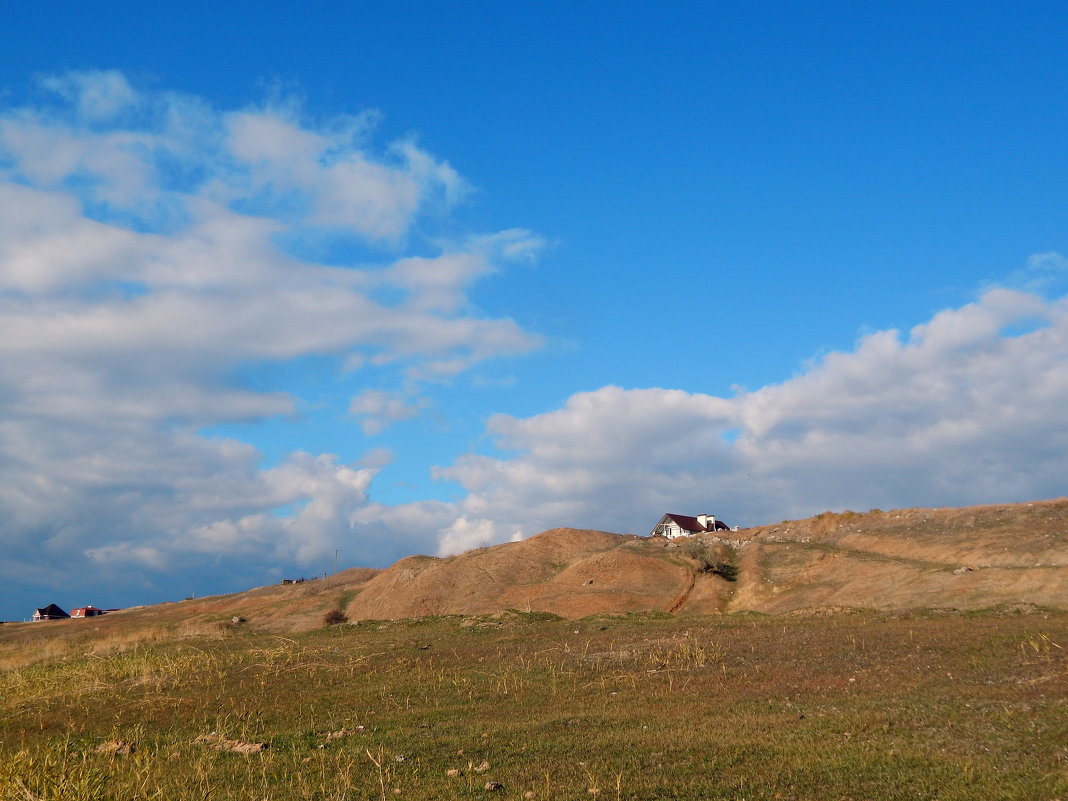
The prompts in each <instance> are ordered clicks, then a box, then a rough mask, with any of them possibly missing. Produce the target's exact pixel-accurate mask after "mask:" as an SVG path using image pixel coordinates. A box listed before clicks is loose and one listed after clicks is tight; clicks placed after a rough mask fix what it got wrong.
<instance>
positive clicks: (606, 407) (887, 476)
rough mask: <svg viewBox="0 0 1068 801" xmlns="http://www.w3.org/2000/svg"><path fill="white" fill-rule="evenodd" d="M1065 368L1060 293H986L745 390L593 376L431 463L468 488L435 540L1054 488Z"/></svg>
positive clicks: (1041, 492) (1067, 378)
mask: <svg viewBox="0 0 1068 801" xmlns="http://www.w3.org/2000/svg"><path fill="white" fill-rule="evenodd" d="M1021 320H1023V321H1028V325H1027V326H1026V327H1025V328H1023V329H1022V331H1023V333H1016V330H1015V329H1016V326H1017V325H1018V324H1019V322H1020V321H1021ZM1035 321H1038V323H1037V324H1036V322H1035ZM1066 368H1068V298H1061V299H1058V300H1045V299H1043V298H1041V297H1039V296H1037V295H1032V294H1028V293H1024V292H1019V291H1013V290H1008V289H992V290H989V291H987V292H985V293H984V294H983V295H982V296H981V297H980V298H979V299H978V300H977V301H976V302H974V303H971V304H968V305H966V306H964V307H962V308H958V309H948V310H945V311H942V312H940V313H938V314H936V315H935V316H934V317H933V318H932V319H931V320H930V321H929V322H927V323H925V324H923V325H919V326H916V327H915V328H914V329H913V330H912V331H910V332H909V333H908V335H907V336H902V335H901V334H900V333H899V332H897V331H893V330H888V331H879V332H875V333H872V334H870V335H868V336H865V337H864V338H863V339H861V340H860V341H859V342H858V343H857V346H856V348H855V349H854V350H852V351H850V352H840V353H831V354H828V355H827V356H826V357H825V358H824V359H823V360H822V361H821V362H818V363H816V364H813V365H811V366H810V367H809V368H808V369H807V370H806V371H805V372H804V373H802V374H801V375H799V376H797V377H795V378H792V379H790V380H788V381H785V382H784V383H782V384H778V385H772V386H767V387H764V388H762V389H760V390H757V391H755V392H748V393H740V394H738V395H736V396H735V397H731V398H718V397H713V396H709V395H701V394H690V393H686V392H681V391H679V390H668V389H636V390H624V389H620V388H618V387H604V388H602V389H599V390H596V391H594V392H585V393H581V394H578V395H574V396H572V397H571V398H570V399H569V400H568V401H567V403H566V404H565V406H564V407H563V408H561V409H559V410H556V411H552V412H548V413H544V414H539V415H536V416H534V417H530V418H525V419H519V418H514V417H510V416H507V415H497V416H495V417H493V418H492V419H491V420H490V421H489V424H488V431H489V432H490V433H491V434H492V435H493V436H494V437H495V438H496V442H497V444H498V446H499V447H500V448H502V449H504V450H506V451H511V452H513V455H511V456H505V457H490V456H482V455H473V454H472V455H467V456H464V457H462V458H461V459H459V460H458V461H457V462H456V463H454V464H453V465H452V466H450V467H447V468H441V469H439V470H438V471H437V475H438V477H439V478H442V479H448V480H452V481H456V482H459V483H460V484H461V485H462V486H463V488H464V489H465V490H466V491H467V493H468V494H467V496H466V497H465V498H464V499H463V500H461V501H458V502H457V503H456V504H455V505H454V507H453V509H454V511H453V514H452V517H451V519H450V520H449V522H448V523H447V524H446V525H444V526H442V527H441V529H440V534H439V537H440V542H441V547H442V550H443V551H444V552H452V551H455V550H457V549H460V548H463V547H468V546H470V545H471V544H473V543H475V542H476V541H477V542H478V543H483V542H487V541H489V542H501V541H504V540H507V539H511V538H513V537H514V535H515V533H516V532H520V533H522V534H523V535H524V536H529V535H531V534H535V533H537V532H539V531H541V530H543V529H547V528H552V527H555V526H561V525H569V526H584V527H593V528H608V529H610V530H616V531H633V532H638V533H644V531H645V530H646V529H647V528H649V527H651V526H652V524H653V523H654V522H655V521H656V519H657V518H658V517H659V516H660V514H662V513H663V512H665V511H676V512H681V513H699V512H711V513H715V514H718V515H720V516H722V517H723V518H725V519H727V520H728V521H729V522H732V523H740V524H757V523H764V522H769V521H775V520H780V519H783V518H787V517H798V516H803V515H809V514H814V513H817V512H820V511H823V510H825V509H844V508H853V509H861V510H866V509H869V508H874V507H880V508H892V507H901V506H912V505H935V506H941V505H963V504H973V503H987V502H1004V501H1021V500H1027V499H1034V498H1044V497H1053V496H1058V495H1061V494H1064V493H1065V491H1066V490H1068V486H1066V481H1065V478H1064V477H1065V476H1068V369H1066Z"/></svg>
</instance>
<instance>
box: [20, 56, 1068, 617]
mask: <svg viewBox="0 0 1068 801" xmlns="http://www.w3.org/2000/svg"><path fill="white" fill-rule="evenodd" d="M40 89H41V93H42V94H41V96H40V98H39V100H38V101H37V102H36V103H35V104H34V105H30V106H21V107H16V108H7V109H5V110H3V111H2V113H0V204H2V207H3V208H4V210H5V213H4V214H3V215H2V216H0V350H2V355H0V514H2V516H3V519H4V521H5V523H4V526H3V528H2V529H0V576H2V577H3V579H4V580H5V581H16V580H17V581H20V582H23V583H25V584H26V585H27V586H34V587H45V586H63V585H71V584H77V583H78V582H82V583H84V584H85V586H86V587H91V586H105V585H106V583H107V582H108V581H110V580H112V579H114V578H115V577H117V576H120V575H121V576H124V577H125V578H124V581H125V582H126V583H128V584H129V583H131V577H132V578H133V579H134V581H133V582H132V584H133V586H134V588H135V591H136V592H141V593H148V594H151V592H153V591H155V592H160V591H162V590H161V588H162V587H164V586H165V585H166V586H185V585H183V584H181V581H180V580H179V578H176V577H182V576H200V575H202V574H203V573H204V571H205V567H204V566H205V565H211V566H212V567H211V570H212V571H214V573H215V575H216V576H217V577H230V578H231V580H232V581H236V582H247V583H248V584H249V585H251V584H254V583H257V582H258V583H263V582H264V581H266V580H269V579H270V577H271V576H272V575H277V574H278V573H279V572H280V571H285V572H290V571H294V570H297V569H301V568H305V569H306V568H308V567H309V566H311V565H315V564H319V565H321V564H322V561H323V560H324V559H328V558H329V557H330V556H331V555H332V554H334V553H335V551H337V550H339V549H340V550H343V551H344V553H345V554H346V558H347V561H348V562H352V563H363V564H384V563H387V562H389V561H391V560H393V559H395V558H398V557H400V556H402V555H404V554H407V553H413V552H430V553H439V554H446V553H454V552H457V551H460V550H463V549H466V548H470V547H474V546H478V545H484V544H490V543H495V542H501V541H506V540H510V539H517V538H522V537H526V536H530V535H532V534H536V533H538V532H539V531H542V530H544V529H547V528H552V527H555V526H564V525H566V526H577V527H593V528H602V529H609V530H616V531H636V532H640V533H644V531H645V529H646V528H647V527H648V526H651V525H652V523H654V522H655V520H656V519H657V518H658V517H659V515H660V514H661V513H662V512H664V511H679V512H686V513H697V512H703V511H708V512H714V513H716V514H718V515H721V516H722V517H724V518H726V519H728V521H729V522H732V523H734V522H737V523H742V524H755V523H762V522H768V521H772V520H778V519H782V518H783V517H796V516H801V515H807V514H812V513H816V512H819V511H823V510H825V509H844V508H853V509H858V510H863V509H868V508H872V507H881V508H891V507H897V506H913V505H959V504H971V503H981V502H988V501H990V502H1004V501H1022V500H1028V499H1035V498H1043V497H1052V496H1056V495H1059V494H1062V493H1063V492H1064V483H1063V476H1065V475H1068V370H1065V369H1064V367H1065V365H1066V364H1068V298H1066V297H1065V296H1063V295H1059V294H1058V293H1057V291H1056V287H1058V286H1061V285H1062V282H1063V279H1064V278H1065V276H1066V275H1068V262H1066V260H1065V259H1064V258H1063V257H1061V256H1060V255H1059V254H1055V253H1046V254H1036V255H1035V256H1033V257H1032V259H1031V261H1030V262H1029V264H1028V265H1027V266H1026V267H1025V268H1024V269H1023V270H1022V271H1021V273H1020V274H1019V275H1017V276H1013V277H1012V280H1011V281H1006V282H1005V284H1004V285H1002V286H990V287H986V288H985V289H983V290H982V291H981V292H980V293H979V294H978V295H977V296H976V298H975V300H974V301H973V302H971V303H969V304H967V305H964V306H961V307H959V308H947V309H944V310H942V311H939V312H938V313H936V314H934V315H933V316H932V317H931V319H930V320H928V321H927V322H925V323H923V324H921V325H918V326H916V327H914V328H913V329H912V330H910V331H907V332H900V331H896V330H878V331H872V332H869V333H867V334H865V335H864V336H862V337H861V338H860V339H859V340H858V341H857V343H856V345H855V347H854V348H853V349H852V350H850V351H847V352H832V353H829V354H826V355H824V356H823V357H822V358H819V359H818V360H815V361H813V362H812V363H810V364H806V365H804V366H802V367H801V369H800V370H799V371H798V373H797V374H796V375H794V376H792V377H789V378H787V379H785V380H784V381H782V382H781V383H779V384H775V385H768V386H764V387H762V388H759V389H756V390H752V391H748V390H738V391H737V392H736V393H735V394H734V395H733V396H731V397H716V396H713V395H708V394H701V393H696V392H689V391H685V390H684V389H683V388H672V387H663V388H641V389H638V388H624V387H618V386H605V387H601V388H599V389H594V390H592V391H583V392H578V393H577V394H573V395H572V396H571V397H570V398H568V399H567V400H566V402H565V403H564V404H563V405H562V406H561V408H558V409H554V410H551V411H546V412H544V413H540V414H535V415H533V416H529V417H516V416H512V415H508V414H503V413H498V414H496V415H494V416H492V417H490V418H489V420H488V422H487V423H486V434H487V435H488V437H489V439H490V440H491V441H492V443H493V446H494V447H493V448H492V449H485V450H487V451H492V452H476V450H475V449H474V448H469V449H468V450H469V452H467V453H465V454H462V455H460V456H458V458H456V459H455V461H453V463H452V464H448V465H429V464H428V466H427V468H428V470H429V469H432V470H433V473H434V475H435V477H436V478H438V479H441V480H443V481H448V482H454V483H455V484H456V485H458V486H459V487H460V488H461V490H462V492H461V494H460V496H459V497H457V498H456V499H455V500H452V501H444V500H427V499H418V498H417V499H414V500H411V501H410V502H407V503H396V504H384V503H380V502H376V501H375V500H374V492H373V488H374V482H375V480H376V476H377V475H378V474H379V471H380V470H381V468H382V465H383V464H384V462H386V461H388V459H389V454H388V452H386V451H384V450H383V449H382V448H380V447H371V446H370V445H368V447H367V448H366V453H365V456H364V457H362V458H359V459H356V460H353V461H348V462H346V461H344V460H342V459H341V458H339V456H338V455H336V454H334V453H331V452H321V453H317V452H310V451H307V450H295V451H293V452H292V453H290V454H289V455H288V456H287V457H285V458H284V459H281V460H280V461H278V463H276V464H271V465H267V464H265V460H264V455H263V452H262V450H261V448H260V447H258V445H257V443H256V442H254V441H252V438H250V439H249V440H247V441H246V440H244V439H240V438H237V437H235V436H221V435H219V434H218V433H215V431H216V430H217V429H218V427H220V426H226V425H228V424H233V423H248V422H253V423H254V422H257V421H269V420H272V419H278V418H289V419H297V420H299V419H300V417H301V415H302V414H303V413H304V412H305V411H306V410H307V409H308V408H309V406H310V405H313V404H315V403H317V402H319V401H318V399H317V397H316V395H315V391H314V388H310V387H309V386H308V385H307V384H303V383H293V382H288V381H287V380H286V379H285V376H286V372H285V371H286V369H287V368H294V366H297V365H301V364H305V363H307V362H309V361H313V360H319V361H321V362H324V363H326V364H327V365H328V367H327V368H326V369H327V371H328V372H329V373H330V375H332V376H341V377H343V378H344V386H346V387H348V388H349V391H348V395H347V397H346V398H345V399H344V404H343V406H342V408H341V409H339V411H338V419H339V420H344V422H343V423H339V425H346V426H349V427H351V428H352V429H353V430H358V431H362V433H363V434H364V436H365V437H367V438H371V437H374V436H381V435H386V434H388V432H389V430H390V429H391V427H392V426H394V425H397V424H402V423H403V422H404V421H407V420H411V419H413V418H417V417H419V416H420V415H425V414H428V413H430V411H431V410H432V409H433V407H434V397H435V392H436V391H437V388H438V387H440V386H443V385H444V384H445V383H447V382H449V381H451V380H454V379H455V378H456V377H458V376H461V375H464V374H468V373H471V372H472V371H476V370H477V369H478V368H479V366H480V365H482V364H484V363H486V362H487V361H489V360H500V359H513V358H516V357H518V356H521V355H522V354H526V353H529V352H531V351H534V350H537V349H538V348H540V347H542V345H543V341H542V338H541V337H540V336H539V335H538V332H536V331H530V330H525V329H524V328H522V327H521V326H520V325H518V324H517V323H516V322H514V321H512V320H510V319H508V318H507V317H505V316H494V314H493V310H492V309H489V310H482V309H480V308H479V307H478V305H477V304H476V303H475V301H474V299H473V290H474V288H475V286H476V285H477V284H478V282H479V281H480V279H483V278H485V277H486V276H489V275H491V274H493V273H498V272H500V271H505V270H507V269H509V265H510V264H514V263H517V262H529V261H531V260H536V259H537V258H538V254H539V252H540V251H541V250H542V249H543V248H544V245H545V242H544V240H543V239H542V237H541V236H539V235H538V234H536V233H533V232H531V231H528V230H525V229H522V228H513V229H508V230H503V231H492V232H488V233H487V232H474V231H459V232H458V231H457V225H456V224H455V220H454V216H453V211H454V210H455V209H456V207H457V205H458V204H460V203H462V202H463V201H464V198H465V197H466V195H467V194H468V192H469V191H470V188H469V185H468V184H467V182H466V181H465V179H464V178H463V177H462V176H460V175H459V174H458V173H457V172H456V171H455V170H454V169H453V168H452V167H450V165H449V163H448V162H447V161H445V160H441V159H439V158H437V157H435V156H433V155H431V154H430V153H428V152H426V151H425V150H423V149H421V148H420V146H419V145H418V143H417V142H416V141H415V140H413V139H404V140H400V141H396V142H392V143H389V144H387V145H386V146H384V147H381V146H377V145H376V143H375V138H374V137H375V125H376V117H375V114H374V113H372V112H365V113H362V114H359V115H354V116H339V117H333V118H330V119H322V120H314V119H309V118H308V116H307V115H305V114H304V113H303V112H302V110H301V108H300V106H299V104H297V103H295V102H293V101H291V100H287V99H286V98H275V99H273V100H271V101H268V102H265V103H264V104H262V105H260V106H257V107H250V108H242V109H235V110H228V111H223V110H219V109H217V108H214V107H213V106H212V105H210V104H209V103H208V102H207V101H205V100H203V99H200V98H197V97H191V96H188V95H181V94H176V93H168V92H160V91H147V90H144V89H140V88H138V87H135V86H133V85H132V84H131V83H130V81H129V80H128V79H127V78H126V77H125V76H124V75H123V74H121V73H118V72H80V73H70V74H66V75H62V76H54V77H50V78H47V79H44V80H42V81H41V84H40ZM709 358H710V364H709V367H711V360H712V356H711V354H710V357H709ZM700 367H701V366H698V368H700ZM372 368H373V369H375V370H376V371H378V372H377V373H376V375H377V376H379V378H378V379H376V381H375V382H374V383H372V382H370V381H364V380H363V378H362V376H364V375H365V374H366V373H367V371H369V370H370V369H372ZM382 375H385V376H387V379H388V380H387V381H386V382H385V384H383V383H382V381H381V376H382ZM368 442H370V439H368ZM218 581H219V582H220V583H222V582H221V579H218ZM92 582H97V584H96V585H93V584H92ZM221 589H222V588H221V587H220V590H221ZM44 602H46V601H45V600H42V603H44Z"/></svg>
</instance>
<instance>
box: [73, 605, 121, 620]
mask: <svg viewBox="0 0 1068 801" xmlns="http://www.w3.org/2000/svg"><path fill="white" fill-rule="evenodd" d="M109 611H112V610H109V609H97V608H96V607H95V606H93V605H92V604H90V605H89V606H81V607H78V608H77V609H71V610H70V616H71V617H96V616H97V615H102V614H104V613H105V612H109Z"/></svg>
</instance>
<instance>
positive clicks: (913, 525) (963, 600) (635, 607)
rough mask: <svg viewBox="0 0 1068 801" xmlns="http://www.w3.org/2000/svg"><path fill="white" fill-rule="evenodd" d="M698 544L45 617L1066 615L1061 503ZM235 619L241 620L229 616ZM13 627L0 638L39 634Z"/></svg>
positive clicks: (514, 547)
mask: <svg viewBox="0 0 1068 801" xmlns="http://www.w3.org/2000/svg"><path fill="white" fill-rule="evenodd" d="M719 534H720V536H718V537H714V536H712V535H710V534H707V535H701V536H698V537H695V538H692V539H680V540H672V541H668V540H664V539H660V538H650V537H638V536H634V535H624V534H613V533H609V532H604V531H589V530H579V529H571V528H560V529H554V530H552V531H547V532H544V533H542V534H539V535H537V536H534V537H531V538H529V539H527V540H523V541H521V542H514V543H506V544H503V545H496V546H492V547H487V548H480V549H478V550H474V551H469V552H467V553H464V554H461V555H459V556H453V557H447V558H436V557H429V556H413V557H409V558H406V559H402V560H401V561H399V562H397V563H396V564H395V565H393V566H392V567H389V568H387V569H385V570H374V569H368V568H355V569H351V570H346V571H342V572H340V573H338V574H336V575H334V576H330V577H329V578H324V579H317V580H314V581H309V582H306V583H303V584H295V585H288V586H281V585H275V586H269V587H260V588H258V589H254V590H249V591H247V592H243V593H238V594H235V595H226V596H216V597H210V598H201V599H196V600H189V601H182V602H176V603H166V604H159V605H157V606H153V607H143V608H139V609H129V610H124V611H122V612H116V613H112V614H109V615H106V616H104V617H100V618H94V619H91V620H77V621H53V622H50V623H48V624H47V626H48V629H47V630H48V631H49V632H51V633H52V634H53V635H55V636H57V637H60V638H62V637H64V636H67V635H71V636H74V635H81V634H90V633H91V634H92V636H94V637H98V638H103V639H116V638H117V639H119V640H122V639H124V638H128V639H130V640H131V641H133V640H138V639H142V638H145V639H152V638H155V637H156V636H158V635H160V634H161V633H162V632H163V631H164V630H168V631H172V632H175V633H177V634H179V635H188V634H196V633H198V632H203V631H204V630H205V628H212V627H218V626H247V627H249V628H254V629H257V630H263V631H270V632H275V633H279V634H286V633H292V632H297V631H306V630H310V629H313V628H317V627H319V626H321V625H322V621H323V617H324V615H325V614H326V613H327V612H329V611H331V610H334V609H338V610H341V611H342V612H343V613H344V614H345V615H346V616H347V617H348V618H349V619H350V620H366V619H401V618H411V617H423V616H427V615H444V614H459V615H479V614H493V613H498V612H502V611H504V610H508V609H514V610H519V611H523V612H547V613H553V614H556V615H560V616H563V617H567V618H580V617H585V616H587V615H593V614H613V613H614V614H626V613H642V612H670V613H673V614H676V615H704V614H720V613H722V614H729V613H734V612H759V613H766V614H782V613H806V612H819V611H826V610H834V609H842V608H852V609H876V610H905V609H920V608H928V609H931V608H943V609H961V610H969V609H981V608H988V607H995V606H1004V605H1013V604H1025V605H1034V606H1044V607H1051V608H1058V609H1068V499H1064V498H1062V499H1057V500H1050V501H1040V502H1034V503H1024V504H1012V505H998V506H981V507H969V508H964V509H903V510H897V511H891V512H882V511H878V510H874V511H871V512H867V513H863V514H861V513H855V512H842V513H830V512H827V513H824V514H821V515H817V516H816V517H813V518H809V519H806V520H794V521H783V522H782V523H778V524H775V525H769V526H759V527H754V528H748V529H743V530H740V531H734V532H719ZM235 617H236V618H241V619H243V620H240V621H238V622H237V623H234V622H233V618H235ZM41 625H42V624H8V625H6V626H4V627H3V628H2V629H0V642H12V643H14V642H18V641H19V640H21V639H23V638H26V637H33V636H36V635H35V634H34V632H37V633H38V634H39V633H41V630H42V629H41Z"/></svg>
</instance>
